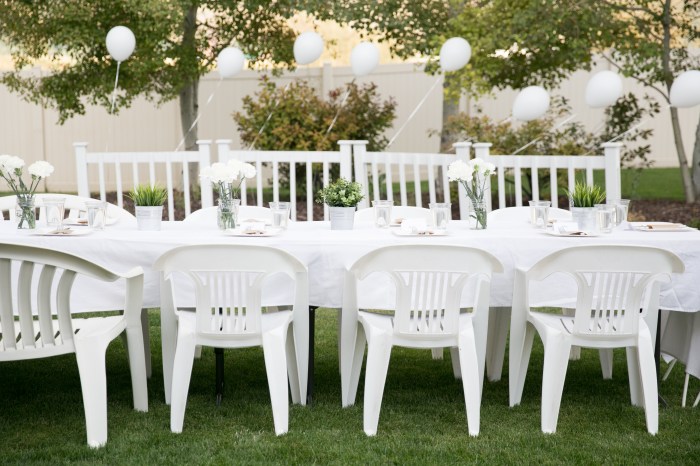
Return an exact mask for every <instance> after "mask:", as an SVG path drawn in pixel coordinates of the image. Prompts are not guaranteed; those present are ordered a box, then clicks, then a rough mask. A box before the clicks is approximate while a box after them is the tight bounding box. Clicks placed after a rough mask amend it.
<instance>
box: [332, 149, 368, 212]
mask: <svg viewBox="0 0 700 466" xmlns="http://www.w3.org/2000/svg"><path fill="white" fill-rule="evenodd" d="M341 143H343V144H349V145H350V146H351V147H352V163H353V167H354V171H355V181H357V182H358V183H360V184H361V185H362V192H363V194H364V197H363V198H362V200H361V201H360V203H359V204H358V205H357V208H358V209H364V208H366V207H369V206H370V203H369V186H367V168H366V167H365V158H366V154H367V144H369V141H366V140H358V141H338V144H341Z"/></svg>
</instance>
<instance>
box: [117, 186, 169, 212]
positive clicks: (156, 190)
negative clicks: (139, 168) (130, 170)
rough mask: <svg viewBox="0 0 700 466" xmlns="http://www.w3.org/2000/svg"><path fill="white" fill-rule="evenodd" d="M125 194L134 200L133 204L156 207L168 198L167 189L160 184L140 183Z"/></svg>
mask: <svg viewBox="0 0 700 466" xmlns="http://www.w3.org/2000/svg"><path fill="white" fill-rule="evenodd" d="M127 196H129V198H130V199H131V200H132V201H134V205H137V206H142V207H143V206H147V207H158V206H162V205H163V203H164V202H165V200H166V199H167V198H168V191H166V189H165V188H164V187H162V186H158V185H154V186H150V185H146V184H142V185H140V186H137V187H135V188H134V189H133V190H132V191H131V192H130V193H128V194H127Z"/></svg>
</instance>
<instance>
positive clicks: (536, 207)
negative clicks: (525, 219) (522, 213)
mask: <svg viewBox="0 0 700 466" xmlns="http://www.w3.org/2000/svg"><path fill="white" fill-rule="evenodd" d="M529 202H530V223H531V224H532V225H533V226H534V227H536V228H547V222H548V221H549V207H550V206H551V205H552V201H529Z"/></svg>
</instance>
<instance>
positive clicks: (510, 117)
mask: <svg viewBox="0 0 700 466" xmlns="http://www.w3.org/2000/svg"><path fill="white" fill-rule="evenodd" d="M512 119H513V115H511V116H509V117H508V118H504V119H503V120H501V121H499V122H498V124H499V125H502V124H504V123H508V122H509V121H510V120H512Z"/></svg>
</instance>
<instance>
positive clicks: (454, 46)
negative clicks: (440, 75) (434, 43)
mask: <svg viewBox="0 0 700 466" xmlns="http://www.w3.org/2000/svg"><path fill="white" fill-rule="evenodd" d="M471 57H472V48H471V46H470V45H469V42H467V41H466V40H464V39H462V38H461V37H452V38H451V39H447V40H446V41H445V43H444V44H442V47H440V67H441V68H442V71H457V70H458V69H460V68H462V67H463V66H465V65H466V64H467V63H469V59H470V58H471Z"/></svg>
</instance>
